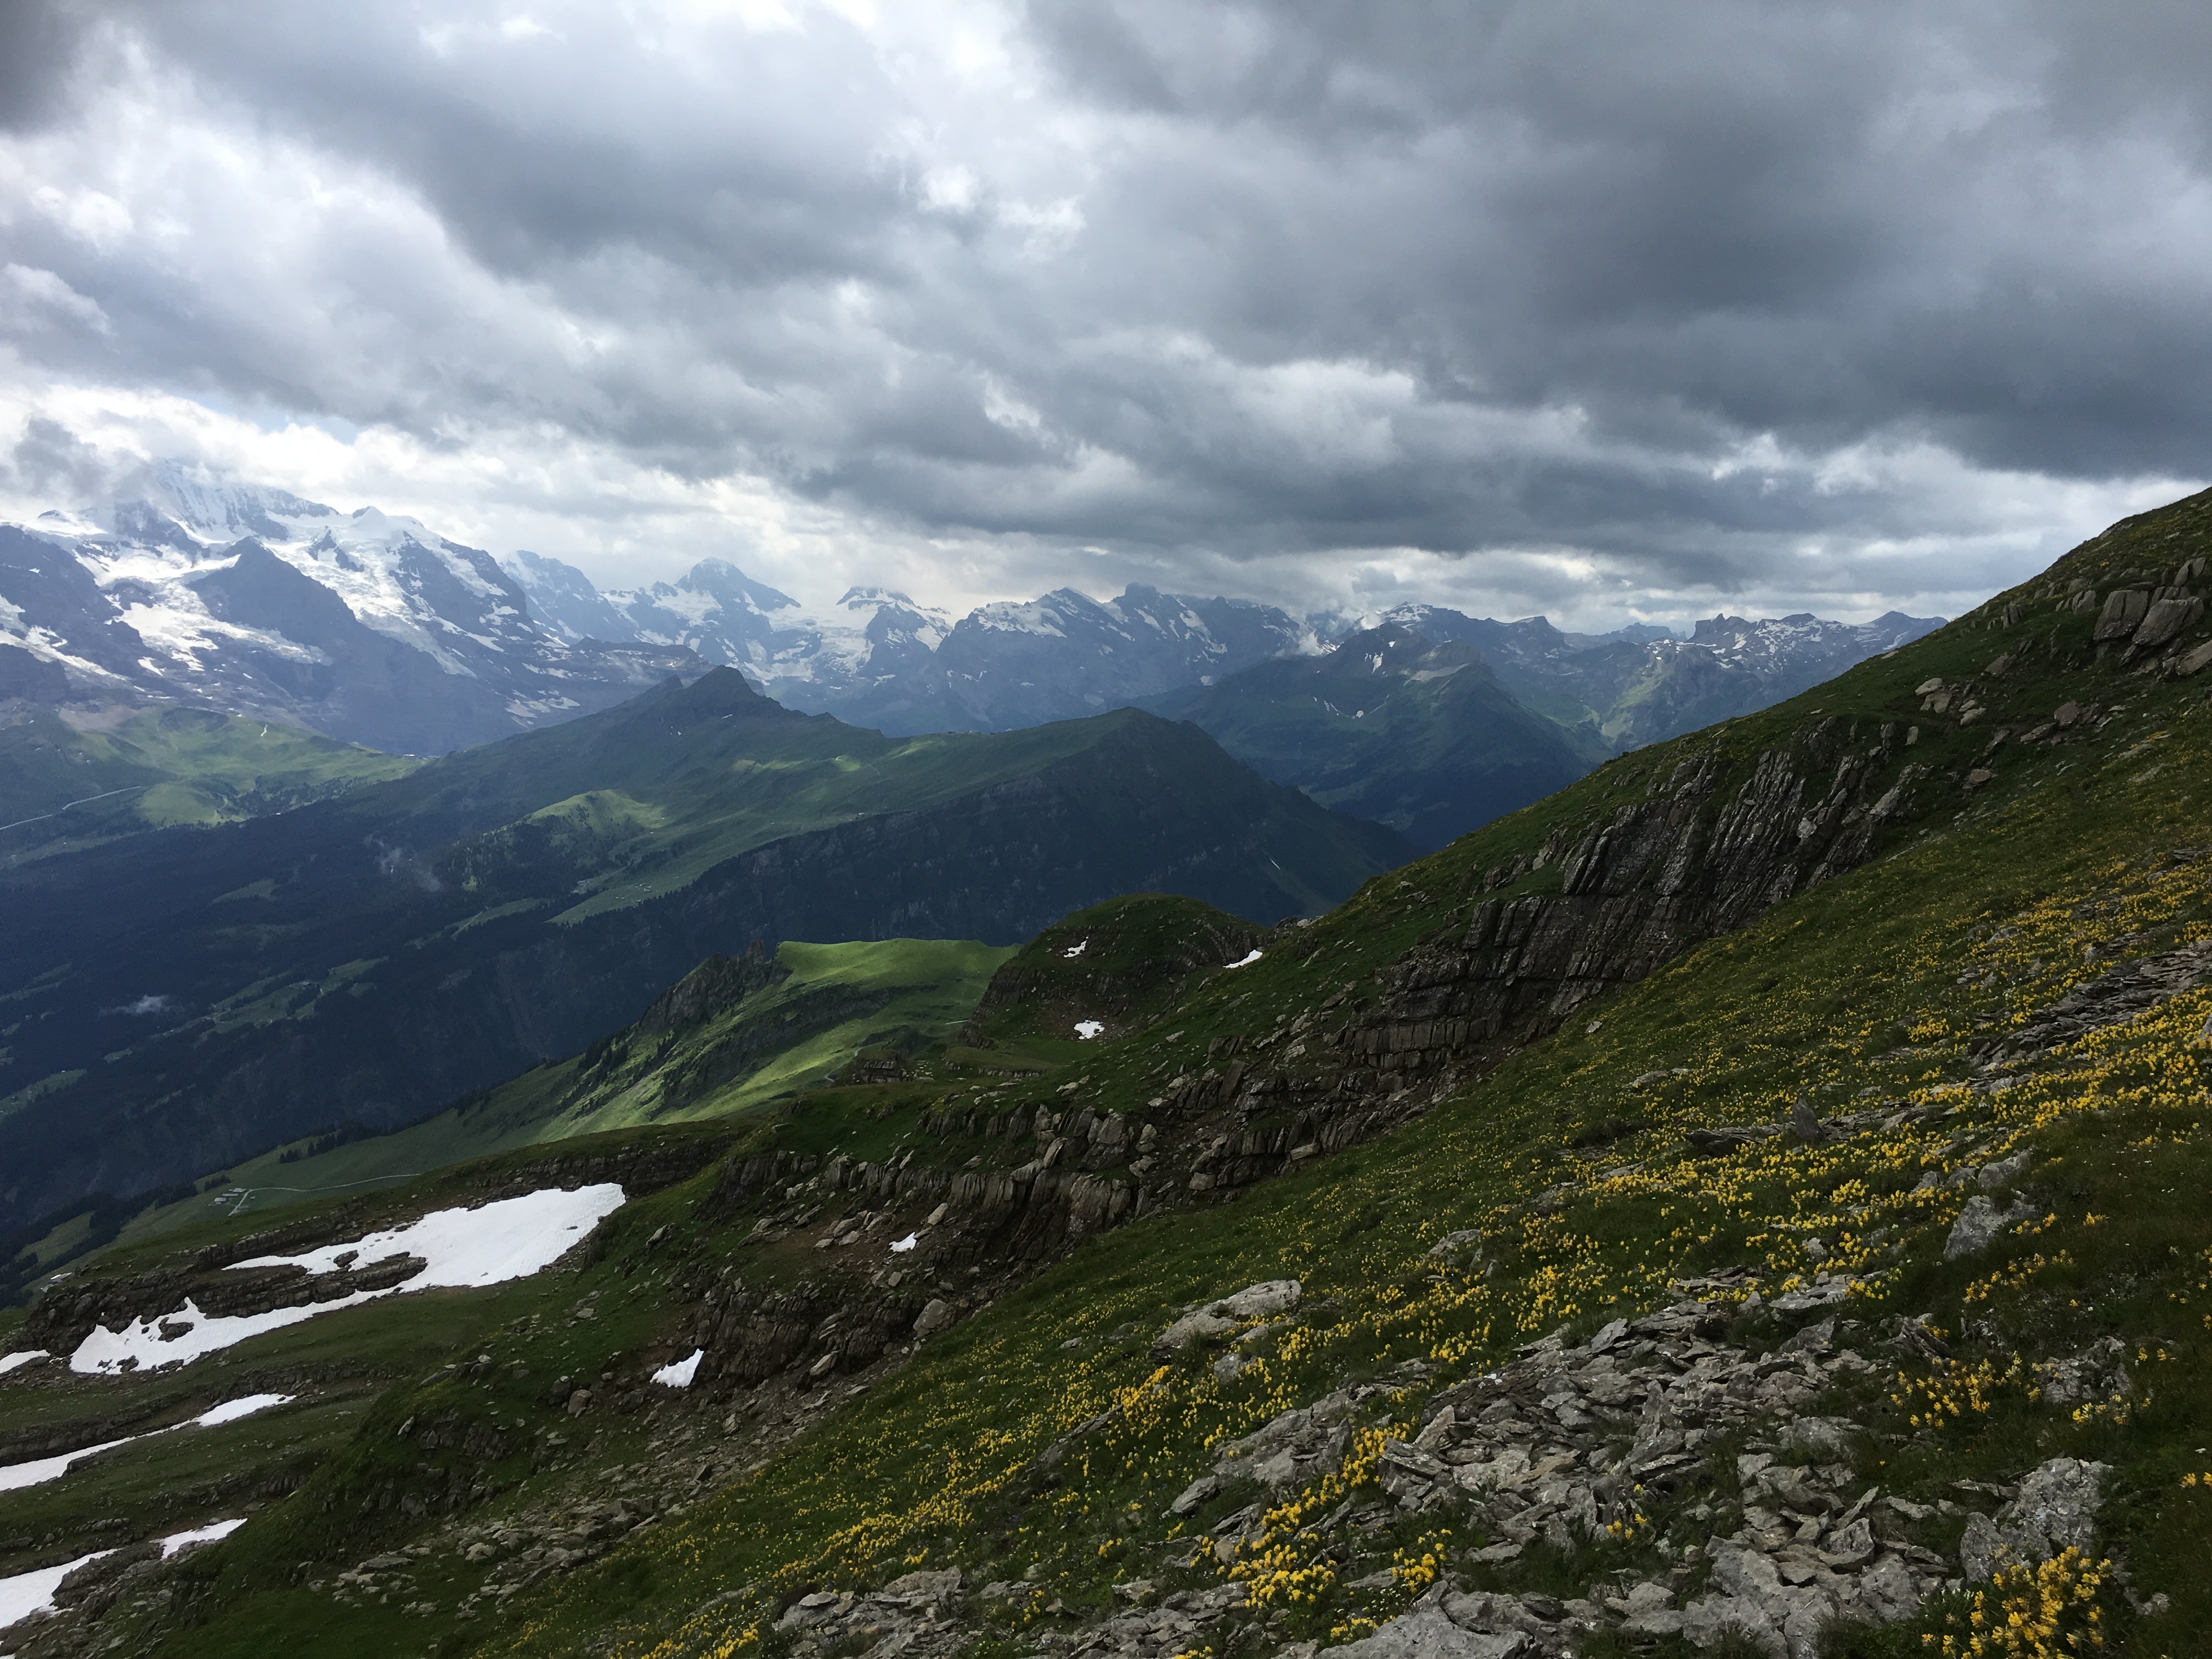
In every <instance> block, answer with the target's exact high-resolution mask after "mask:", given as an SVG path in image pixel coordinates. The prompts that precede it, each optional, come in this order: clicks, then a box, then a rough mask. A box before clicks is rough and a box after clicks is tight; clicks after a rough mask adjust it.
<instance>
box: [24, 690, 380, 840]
mask: <svg viewBox="0 0 2212 1659" xmlns="http://www.w3.org/2000/svg"><path fill="white" fill-rule="evenodd" d="M421 764H422V763H421V762H420V761H416V760H412V759H408V758H405V757H401V756H397V755H385V754H380V753H378V752H377V751H376V750H373V749H363V748H362V747H360V746H359V745H357V744H348V743H339V742H337V741H335V740H334V739H332V738H325V737H320V736H319V735H317V734H316V733H314V732H302V731H298V730H295V729H294V728H293V727H290V726H280V725H275V724H272V723H270V722H269V721H267V720H254V719H250V718H248V717H246V716H244V715H234V714H215V713H213V712H211V711H209V710H206V709H198V708H155V709H147V710H143V711H141V712H139V713H136V714H130V713H126V712H125V711H123V710H119V709H118V710H115V711H112V713H110V714H106V715H105V716H96V717H86V716H76V715H62V714H55V713H52V712H51V711H48V710H45V709H36V710H31V711H29V712H27V713H23V714H19V715H17V716H16V717H15V719H14V720H12V722H11V723H10V724H9V725H7V726H4V727H0V824H6V825H9V826H11V827H10V828H9V829H7V830H6V831H5V832H4V835H0V854H5V855H8V856H10V857H14V858H18V859H20V858H21V857H22V856H24V855H26V854H30V853H33V852H36V853H38V854H42V855H43V854H52V853H56V852H61V851H65V850H68V849H69V848H74V847H79V846H83V845H86V844H88V843H89V842H94V841H99V840H102V839H106V838H109V837H112V836H117V835H127V834H130V833H131V832H132V831H134V830H140V829H163V828H168V827H171V826H173V825H179V824H215V823H234V822H236V821H237V820H239V819H240V818H244V817H252V816H254V815H256V814H258V813H262V812H278V811H287V810H289V809H290V808H292V807H295V806H301V805H306V804H307V803H308V802H310V801H315V800H321V799H326V798H328V797H330V796H332V795H337V794H342V793H345V792H347V791H349V790H351V789H356V788H359V787H362V786H363V785H365V784H370V783H379V782H383V781H387V780H390V779H393V778H400V777H404V776H406V775H408V774H409V773H410V772H412V771H414V770H415V769H416V768H417V767H418V766H420V765H421ZM94 797H100V798H102V799H93V798H94ZM72 802H82V805H75V806H72V805H70V804H71V803H72Z"/></svg>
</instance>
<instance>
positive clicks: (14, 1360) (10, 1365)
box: [0, 1348, 53, 1376]
mask: <svg viewBox="0 0 2212 1659" xmlns="http://www.w3.org/2000/svg"><path fill="white" fill-rule="evenodd" d="M52 1358H53V1356H52V1354H50V1353H48V1352H46V1350H45V1349H44V1348H25V1349H24V1350H23V1351H22V1352H20V1353H0V1376H7V1375H8V1373H9V1371H12V1370H15V1367H16V1366H18V1365H27V1364H30V1363H31V1362H32V1361H33V1359H52Z"/></svg>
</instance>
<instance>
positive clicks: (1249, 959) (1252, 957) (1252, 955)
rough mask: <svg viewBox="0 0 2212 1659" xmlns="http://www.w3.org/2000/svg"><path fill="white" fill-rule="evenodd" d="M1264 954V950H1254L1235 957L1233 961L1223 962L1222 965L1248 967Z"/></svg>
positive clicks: (1226, 966)
mask: <svg viewBox="0 0 2212 1659" xmlns="http://www.w3.org/2000/svg"><path fill="white" fill-rule="evenodd" d="M1265 954H1266V952H1264V951H1256V950H1255V951H1251V952H1249V954H1247V955H1245V956H1241V957H1237V960H1236V961H1234V962H1228V963H1223V964H1222V966H1223V967H1225V968H1249V967H1250V966H1251V965H1252V964H1253V963H1255V962H1257V961H1259V959H1260V958H1261V957H1262V956H1263V955H1265Z"/></svg>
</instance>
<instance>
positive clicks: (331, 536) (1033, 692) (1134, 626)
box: [0, 462, 1938, 754]
mask: <svg viewBox="0 0 2212 1659" xmlns="http://www.w3.org/2000/svg"><path fill="white" fill-rule="evenodd" d="M1937 625H1938V619H1933V618H1917V617H1905V616H1901V615H1898V614H1896V613H1894V612H1893V613H1892V614H1891V615H1889V616H1887V617H1881V618H1878V619H1877V620H1876V621H1875V622H1872V623H1836V622H1825V621H1822V620H1820V618H1818V617H1813V616H1810V615H1808V614H1800V615H1796V616H1791V617H1780V618H1771V619H1767V620H1763V621H1748V620H1746V619H1744V618H1741V617H1725V616H1723V617H1713V618H1711V619H1710V620H1708V621H1705V622H1702V623H1699V624H1698V627H1697V630H1696V632H1695V634H1694V635H1693V636H1692V638H1690V639H1687V640H1683V639H1680V638H1677V637H1676V636H1674V635H1672V634H1669V633H1668V632H1667V631H1666V630H1665V629H1658V628H1654V627H1650V626H1649V625H1642V624H1639V625H1637V626H1632V627H1630V628H1626V629H1620V630H1618V631H1617V632H1614V633H1612V634H1607V635H1579V634H1567V633H1563V632H1561V631H1560V630H1559V629H1556V628H1553V626H1552V624H1551V623H1548V622H1547V621H1546V620H1545V619H1544V618H1542V617H1531V618H1528V619H1525V620H1522V621H1520V622H1514V623H1500V622H1495V621H1492V620H1489V619H1487V618H1477V617H1468V616H1466V615H1464V614H1462V612H1459V611H1449V610H1443V609H1440V608H1437V607H1434V606H1427V605H1407V606H1401V607H1400V608H1399V609H1397V610H1395V611H1390V612H1388V613H1387V614H1385V615H1384V616H1383V617H1379V618H1367V619H1364V620H1356V619H1352V618H1334V617H1321V618H1307V619H1304V620H1301V619H1300V618H1297V617H1293V616H1291V614H1290V613H1289V612H1287V611H1283V610H1280V609H1279V608H1277V607H1275V606H1273V605H1261V604H1256V603H1255V602H1252V601H1250V600H1245V599H1224V598H1214V599H1198V598H1194V597H1189V596H1185V595H1179V594H1173V593H1164V592H1160V591H1158V589H1156V588H1152V587H1146V586H1131V587H1130V588H1129V589H1128V590H1127V592H1123V593H1122V594H1121V596H1120V597H1119V598H1118V599H1110V600H1103V601H1102V600H1098V599H1091V598H1090V597H1089V596H1087V595H1085V594H1084V593H1080V592H1077V591H1075V590H1074V589H1073V588H1067V587H1062V588H1058V589H1055V590H1054V591H1053V592H1049V593H1047V594H1044V595H1042V597H1041V598H1038V599H1031V600H1028V601H1026V602H1000V603H995V604H991V605H982V606H980V607H978V608H977V609H975V610H974V611H969V613H968V614H967V615H966V616H964V617H958V618H957V619H955V618H954V617H952V616H951V614H950V613H948V612H947V611H943V610H941V609H939V608H936V607H934V606H932V605H927V604H924V603H921V602H918V601H916V600H915V599H912V598H910V597H908V595H906V594H904V593H900V592H892V591H890V590H889V589H885V588H879V587H854V588H850V589H848V591H847V592H845V594H844V595H843V596H842V598H841V599H839V600H838V602H837V603H836V605H834V606H831V607H830V608H829V611H828V613H827V614H814V613H811V612H810V611H808V610H807V609H806V608H805V606H803V605H800V604H799V602H798V601H797V600H796V599H793V598H792V597H791V596H790V595H788V594H786V593H781V592H778V591H777V590H775V588H773V587H770V586H767V585H766V584H764V583H762V582H758V581H755V580H752V579H751V578H750V577H749V576H747V575H746V574H744V571H742V570H740V569H739V568H738V567H737V566H736V565H734V564H732V563H730V562H727V561H726V560H722V559H707V560H702V562H699V563H698V564H696V565H695V566H693V567H692V568H691V570H690V573H689V574H686V575H684V577H683V578H681V579H680V580H677V581H674V582H655V583H653V584H652V585H651V586H644V587H636V588H629V589H623V590H616V591H611V592H603V591H601V590H600V589H599V587H597V586H595V585H594V584H593V583H592V581H591V580H590V579H589V578H588V577H587V576H586V575H585V574H584V573H583V572H582V571H580V570H578V569H576V568H574V566H571V565H568V564H564V563H562V562H561V561H559V560H557V559H551V558H547V557H544V556H540V555H538V554H535V553H531V552H526V551H517V552H514V553H512V554H509V555H507V556H504V557H501V558H496V559H495V558H494V557H493V556H491V555H490V554H489V553H486V552H484V551H483V550H480V549H477V548H472V547H469V546H465V545H464V544H461V543H459V542H456V541H453V540H451V539H450V538H446V537H443V536H441V535H439V534H437V533H436V532H434V531H432V530H430V529H429V528H428V527H427V526H424V525H422V523H421V522H420V521H418V520H414V519H410V518H404V517H400V516H397V515H393V514H388V513H383V512H380V511H379V510H378V509H376V508H374V507H362V508H360V509H359V510H357V511H356V512H353V513H340V512H337V511H336V510H335V509H333V508H331V507H325V506H322V505H320V504H319V503H317V502H314V501H305V500H302V499H301V498H300V497H299V496H296V495H289V494H288V493H286V492H285V491H283V490H281V489H267V488H263V487H259V486H253V485H246V484H240V483H234V482H231V481H229V480H227V479H224V478H222V477H219V476H212V475H210V474H209V473H208V472H206V471H204V469H198V468H194V467H190V466H186V465H180V464H178V463H174V462H162V463H159V464H157V465H155V466H154V467H153V468H151V469H150V470H149V474H148V475H147V479H146V482H145V483H143V486H142V487H141V488H140V489H138V491H137V493H136V494H134V495H131V496H129V497H128V498H125V499H120V500H117V501H112V502H110V503H108V504H106V505H105V506H103V507H94V508H88V509H83V510H80V511H76V512H70V513H63V512H54V513H44V514H42V515H41V516H40V518H38V519H37V520H34V521H33V522H31V523H29V524H18V525H0V701H4V700H6V699H8V698H11V697H17V698H27V699H29V700H31V701H33V702H39V703H44V704H57V703H63V702H84V701H95V702H101V701H106V702H171V703H186V704H194V705H197V706H201V707H207V708H216V709H219V710H222V711H224V712H228V713H235V714H251V715H255V716H258V717H262V718H270V719H276V720H283V721H284V722H286V723H287V724H290V725H295V726H305V727H307V728H309V729H311V730H313V731H317V732H324V733H325V734H327V735H329V736H331V737H336V738H343V739H345V740H347V741H349V742H355V743H361V744H368V746H370V747H372V748H377V749H384V750H392V751H395V752H400V753H410V754H427V753H439V752H443V751H444V750H449V749H453V748H455V747H459V746H461V745H465V744H473V743H480V742H484V741H487V740H489V739H491V738H499V737H503V736H506V735H507V734H509V733H512V732H515V731H518V730H522V729H527V728H529V727H532V726H541V725H544V724H548V723H550V722H553V721H556V720H567V719H571V718H574V716H576V715H578V714H585V713H588V712H590V711H592V710H593V709H597V708H605V707H608V706H609V705H611V704H612V703H615V702H620V701H621V700H623V698H626V697H628V696H632V695H634V694H635V692H636V691H637V690H639V689H640V688H641V686H644V685H647V684H653V683H656V682H658V681H659V680H661V679H664V678H667V677H668V676H670V675H675V676H678V677H679V678H684V679H686V680H689V679H691V678H696V676H697V675H698V674H700V673H702V672H704V671H705V670H706V668H707V667H708V666H709V665H730V666H732V667H735V668H737V669H738V670H739V671H742V672H743V673H744V675H745V676H746V678H748V679H750V680H751V681H752V683H753V684H755V685H756V686H757V687H758V688H759V689H760V690H763V691H765V692H767V693H768V694H769V696H772V697H774V698H775V699H776V700H777V701H779V702H782V703H784V704H786V705H787V706H788V707H790V708H796V709H799V710H802V711H804V712H806V713H810V714H836V716H838V717H839V718H840V719H842V720H847V721H849V722H851V723H853V724H854V725H859V726H872V727H875V728H877V729H878V730H880V731H883V732H886V733H888V734H890V735H892V736H895V737H896V736H907V735H911V734H914V733H917V732H937V731H1006V730H1011V729H1013V728H1016V727H1021V726H1036V725H1039V724H1042V723H1043V722H1045V721H1048V720H1066V719H1074V718H1079V717H1080V716H1083V715H1086V714H1097V713H1099V712H1100V711H1102V710H1105V709H1111V708H1121V707H1122V706H1124V705H1127V704H1130V703H1134V702H1146V701H1147V700H1152V699H1157V698H1159V697H1161V696H1164V695H1165V694H1169V693H1172V692H1178V691H1182V690H1192V689H1196V688H1201V687H1206V686H1212V685H1214V684H1218V683H1220V682H1222V681H1224V680H1225V679H1227V678H1231V677H1232V676H1235V675H1237V674H1238V673H1240V672H1242V671H1246V670H1249V669H1251V668H1254V667H1255V666H1256V665H1260V664H1262V663H1266V662H1269V661H1272V660H1273V659H1278V658H1283V657H1296V656H1314V655H1317V654H1319V653H1322V652H1324V651H1326V650H1328V649H1330V648H1331V647H1334V646H1335V645H1337V644H1339V643H1340V642H1341V641H1343V640H1344V639H1345V638H1346V637H1347V636H1349V635H1351V634H1352V632H1354V631H1355V629H1359V628H1363V627H1375V626H1397V627H1403V628H1405V629H1410V630H1412V631H1413V633H1415V634H1418V635H1421V636H1422V637H1424V638H1426V639H1428V640H1430V641H1432V642H1434V643H1437V644H1447V643H1464V644H1468V645H1472V646H1474V647H1475V648H1476V650H1477V651H1478V652H1480V655H1481V657H1482V659H1484V660H1485V661H1486V662H1487V663H1488V664H1489V665H1490V666H1491V667H1492V670H1493V671H1494V672H1495V674H1496V676H1497V678H1498V682H1499V684H1502V685H1503V686H1504V688H1505V690H1507V691H1508V692H1510V694H1511V695H1512V696H1513V697H1514V698H1516V700H1518V701H1519V702H1521V703H1522V704H1523V705H1524V706H1525V707H1527V708H1530V709H1532V710H1534V711H1535V712H1536V713H1538V714H1542V715H1544V716H1546V717H1547V719H1550V720H1554V721H1556V722H1558V723H1559V724H1560V725H1562V726H1567V727H1570V728H1573V729H1576V730H1578V731H1580V732H1583V736H1584V737H1585V738H1589V739H1594V740H1595V741H1596V742H1598V743H1600V744H1601V745H1603V746H1604V747H1606V748H1609V749H1612V750H1620V749H1625V748H1630V747H1633V746H1635V745H1637V744H1644V743H1650V742H1654V741H1656V740H1658V739H1660V738H1665V737H1668V736H1672V735H1674V733H1676V732H1685V731H1689V730H1692V729H1694V728H1695V727H1697V726H1703V725H1705V724H1708V723H1710V722H1711V721H1712V720H1719V719H1725V718H1728V717H1729V716H1732V715H1736V714H1746V713H1749V712H1750V711H1751V710H1753V709H1755V708H1763V707H1765V706H1766V705H1767V704H1769V703H1771V702H1777V701H1778V700H1779V699H1781V698H1783V697H1786V696H1792V695H1794V694H1795V693H1796V692H1798V691H1801V690H1805V689H1806V688H1807V687H1808V686H1811V685H1814V684H1818V683H1819V682H1820V681H1821V680H1824V679H1826V678H1829V677H1830V676H1831V675H1833V674H1836V673H1838V672H1840V671H1842V670H1844V668H1847V667H1849V666H1850V665H1851V664H1852V663H1855V662H1857V661H1859V660H1861V659H1863V658H1865V657H1868V656H1871V655H1874V654H1875V653H1878V652H1881V651H1886V650H1891V649H1893V648H1895V647H1897V646H1899V645H1901V644H1903V643H1905V641H1909V640H1911V639H1916V638H1917V637H1918V636H1919V635H1922V634H1923V633H1926V632H1927V631H1929V629H1933V628H1935V627H1936V626H1937Z"/></svg>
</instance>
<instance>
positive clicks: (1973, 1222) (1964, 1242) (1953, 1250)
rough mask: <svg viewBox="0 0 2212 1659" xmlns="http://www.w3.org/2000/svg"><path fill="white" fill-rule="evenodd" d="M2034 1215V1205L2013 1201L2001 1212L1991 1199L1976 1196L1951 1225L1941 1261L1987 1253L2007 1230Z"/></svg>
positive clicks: (1967, 1203) (2018, 1200) (2024, 1200)
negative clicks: (1981, 1252)
mask: <svg viewBox="0 0 2212 1659" xmlns="http://www.w3.org/2000/svg"><path fill="white" fill-rule="evenodd" d="M2034 1214H2035V1206H2034V1205H2033V1204H2030V1203H2029V1202H2028V1201H2027V1200H2026V1199H2015V1200H2013V1202H2011V1203H2010V1204H2008V1205H2006V1206H2004V1207H2003V1208H2002V1209H2000V1208H1998V1207H1997V1206H1996V1202H1995V1201H1994V1200H1991V1199H1990V1198H1988V1197H1986V1196H1984V1194H1979V1193H1977V1194H1974V1196H1973V1197H1972V1198H1970V1199H1968V1200H1966V1208H1965V1209H1964V1210H1962V1211H1960V1213H1959V1218H1958V1220H1957V1221H1956V1222H1954V1224H1953V1225H1952V1227H1951V1236H1950V1237H1948V1238H1947V1239H1945V1240H1944V1241H1943V1260H1945V1261H1957V1260H1958V1259H1959V1258H1960V1256H1966V1255H1975V1254H1976V1253H1977V1252H1978V1251H1982V1250H1986V1249H1989V1247H1990V1245H1992V1244H1994V1243H1996V1242H1997V1240H1998V1239H1999V1238H2001V1237H2003V1236H2004V1234H2005V1233H2006V1231H2008V1230H2009V1229H2011V1228H2013V1227H2016V1226H2018V1225H2020V1224H2021V1222H2023V1221H2027V1220H2029V1219H2031V1218H2033V1216H2034Z"/></svg>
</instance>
